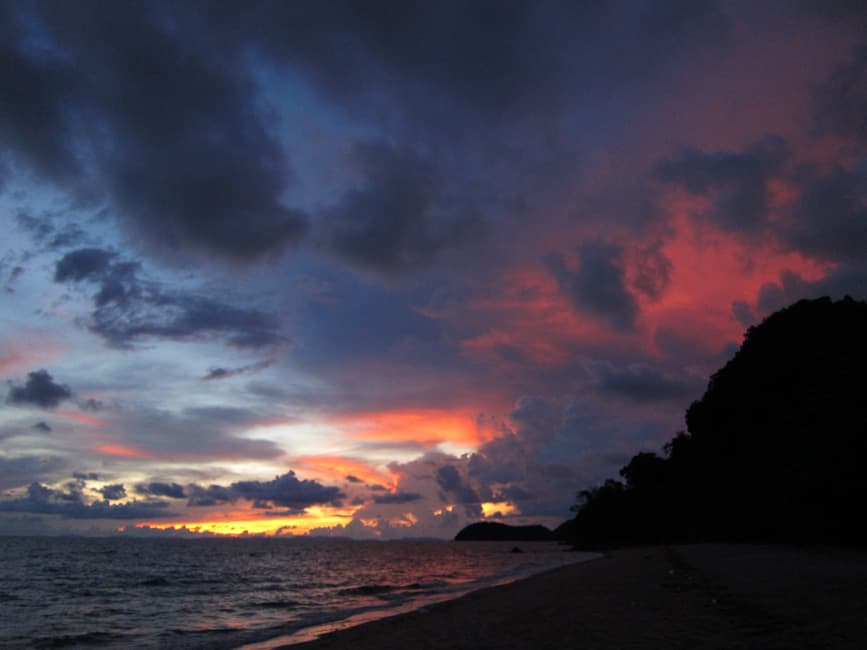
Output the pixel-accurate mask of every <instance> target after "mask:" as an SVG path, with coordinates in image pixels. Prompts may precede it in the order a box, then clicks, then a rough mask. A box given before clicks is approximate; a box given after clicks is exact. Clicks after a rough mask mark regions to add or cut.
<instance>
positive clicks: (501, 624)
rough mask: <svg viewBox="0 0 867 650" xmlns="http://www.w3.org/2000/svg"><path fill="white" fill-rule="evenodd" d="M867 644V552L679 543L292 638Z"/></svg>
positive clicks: (370, 642)
mask: <svg viewBox="0 0 867 650" xmlns="http://www.w3.org/2000/svg"><path fill="white" fill-rule="evenodd" d="M289 647H291V648H292V649H293V650H300V649H304V650H308V649H309V650H329V649H335V650H336V649H344V648H345V649H349V648H352V649H353V650H368V649H370V650H373V649H377V650H380V649H384V648H386V649H387V648H395V649H397V648H401V649H404V648H407V649H409V648H411V649H417V648H431V649H436V650H444V649H448V648H557V649H565V648H576V649H588V650H589V649H594V648H605V649H608V648H612V649H613V648H618V649H619V648H624V649H625V648H636V649H637V648H641V649H648V648H690V649H692V648H762V649H767V650H771V649H783V648H810V649H818V648H834V649H837V648H840V649H848V648H851V649H853V650H855V649H858V650H863V649H864V648H867V553H862V552H857V551H839V550H834V551H822V550H803V549H798V548H792V547H781V546H717V545H713V546H710V545H707V546H704V545H703V546H685V547H673V548H669V547H653V548H647V549H630V550H624V551H616V552H614V553H612V554H610V555H609V556H608V557H606V558H603V559H599V560H593V561H590V562H586V563H583V564H576V565H572V566H569V567H566V568H563V569H557V570H554V571H551V572H548V573H544V574H540V575H537V576H533V577H531V578H528V579H526V580H522V581H520V582H515V583H512V584H509V585H505V586H502V587H495V588H492V589H485V590H482V591H477V592H474V593H472V594H469V595H467V596H465V597H463V598H460V599H458V600H453V601H449V602H445V603H440V604H438V605H434V606H432V607H429V608H427V609H426V610H423V611H419V612H412V613H409V614H403V615H399V616H394V617H392V618H387V619H382V620H379V621H374V622H371V623H366V624H364V625H361V626H358V627H355V628H350V629H347V630H341V631H339V632H334V633H332V634H329V635H326V636H324V637H322V638H320V639H318V640H316V641H313V642H310V643H304V644H300V645H293V646H289Z"/></svg>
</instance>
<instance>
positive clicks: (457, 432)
mask: <svg viewBox="0 0 867 650" xmlns="http://www.w3.org/2000/svg"><path fill="white" fill-rule="evenodd" d="M336 423H337V425H338V426H340V427H341V428H342V429H343V430H344V432H345V433H346V434H347V435H348V436H350V437H352V438H357V439H361V440H375V441H391V442H402V441H412V442H417V443H419V444H421V445H423V446H425V447H434V446H436V445H437V444H439V443H443V442H450V443H454V444H457V445H461V446H469V447H474V446H478V445H480V444H481V443H483V442H485V440H487V439H488V438H489V435H488V432H486V431H485V429H484V428H483V427H480V426H479V425H478V423H477V422H476V417H475V412H473V411H469V410H454V411H444V410H437V409H399V410H394V411H371V412H360V413H353V414H350V415H344V416H340V417H339V418H338V419H337V422H336Z"/></svg>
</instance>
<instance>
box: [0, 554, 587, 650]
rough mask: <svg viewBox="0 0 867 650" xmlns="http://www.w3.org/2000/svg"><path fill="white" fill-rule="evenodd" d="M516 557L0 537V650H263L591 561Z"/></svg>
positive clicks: (555, 556) (566, 556)
mask: <svg viewBox="0 0 867 650" xmlns="http://www.w3.org/2000/svg"><path fill="white" fill-rule="evenodd" d="M515 545H516V544H515V543H498V542H491V543H487V542H464V543H455V542H410V541H399V542H397V541H396V542H361V541H346V540H325V539H274V538H265V539H262V538H254V539H243V538H220V539H193V540H177V539H124V538H26V537H0V647H3V648H32V647H36V648H182V649H185V648H217V649H219V648H239V647H242V646H246V645H249V646H250V647H251V648H268V647H269V646H270V645H271V644H272V643H273V644H277V643H278V642H279V643H291V642H293V641H302V640H307V639H309V638H310V637H311V636H312V634H313V633H314V632H322V631H327V630H329V629H336V628H339V627H343V626H346V625H349V624H353V623H356V622H361V621H364V620H370V619H372V618H379V617H381V616H387V615H390V614H392V613H396V612H398V611H405V610H407V609H413V608H416V607H421V606H424V605H426V604H429V603H432V602H436V601H439V600H445V599H448V598H453V597H457V596H460V595H462V594H464V593H466V592H468V591H471V590H473V589H477V588H480V587H484V586H489V585H493V584H499V583H503V582H508V581H510V580H513V579H517V578H520V577H524V576H527V575H530V574H533V573H537V572H539V571H544V570H546V569H549V568H554V567H557V566H561V565H564V564H569V563H573V562H577V561H581V560H583V559H588V558H589V557H592V556H591V555H589V554H580V553H574V552H569V551H567V550H566V549H565V547H563V546H558V545H556V544H547V543H524V542H520V543H517V545H518V546H519V547H520V548H521V549H522V550H524V551H525V552H524V553H511V552H510V550H511V549H512V547H513V546H515Z"/></svg>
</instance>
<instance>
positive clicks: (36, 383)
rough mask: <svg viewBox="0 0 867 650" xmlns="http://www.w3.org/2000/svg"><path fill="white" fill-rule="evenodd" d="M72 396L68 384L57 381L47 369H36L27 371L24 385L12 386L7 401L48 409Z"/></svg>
mask: <svg viewBox="0 0 867 650" xmlns="http://www.w3.org/2000/svg"><path fill="white" fill-rule="evenodd" d="M71 397H72V391H71V390H70V389H69V387H68V386H64V385H62V384H58V383H55V381H54V379H53V378H52V376H51V375H50V374H48V371H47V370H36V371H34V372H29V373H27V382H26V383H25V384H24V385H23V386H12V387H11V388H10V389H9V394H8V396H7V397H6V401H8V402H9V403H10V404H16V405H25V406H26V405H32V406H38V407H40V408H45V409H48V408H54V407H56V406H57V405H58V404H60V402H62V401H63V400H66V399H70V398H71Z"/></svg>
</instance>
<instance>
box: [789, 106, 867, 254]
mask: <svg viewBox="0 0 867 650" xmlns="http://www.w3.org/2000/svg"><path fill="white" fill-rule="evenodd" d="M865 108H867V104H865ZM784 237H785V238H786V240H787V242H788V244H789V245H790V246H791V248H793V249H794V250H797V251H801V252H803V253H806V254H808V255H812V256H816V257H819V258H821V259H823V260H827V261H836V262H850V263H857V264H861V263H863V260H864V250H865V247H867V161H862V162H861V163H860V164H858V165H856V166H854V167H853V168H851V169H844V168H839V167H838V168H836V169H834V170H832V171H830V172H829V173H826V174H808V175H807V178H806V179H804V180H803V181H802V185H801V194H800V197H799V200H798V202H797V204H796V205H795V206H794V208H793V209H792V225H791V227H790V229H789V230H787V231H784Z"/></svg>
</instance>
